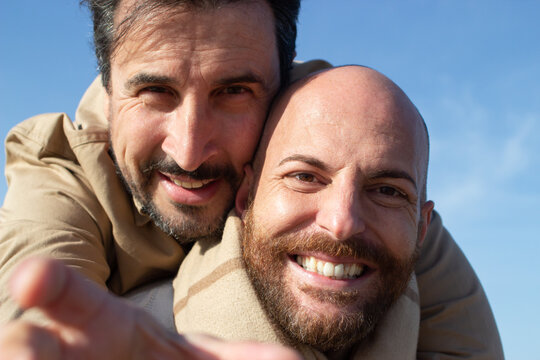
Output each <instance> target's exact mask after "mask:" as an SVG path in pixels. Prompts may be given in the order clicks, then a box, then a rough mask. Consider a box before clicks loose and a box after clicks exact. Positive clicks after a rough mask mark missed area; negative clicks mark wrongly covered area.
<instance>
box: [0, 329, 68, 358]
mask: <svg viewBox="0 0 540 360" xmlns="http://www.w3.org/2000/svg"><path fill="white" fill-rule="evenodd" d="M60 358H61V347H60V344H59V343H58V340H57V338H56V337H55V335H54V334H53V333H52V332H51V331H50V330H48V329H45V328H42V327H39V326H37V325H32V324H30V323H26V322H23V321H13V322H11V323H9V324H7V325H5V326H3V327H2V328H0V360H13V359H35V360H38V359H44V360H45V359H46V360H57V359H58V360H59V359H60Z"/></svg>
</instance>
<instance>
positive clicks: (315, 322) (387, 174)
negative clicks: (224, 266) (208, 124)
mask: <svg viewBox="0 0 540 360" xmlns="http://www.w3.org/2000/svg"><path fill="white" fill-rule="evenodd" d="M296 87H297V88H298V87H299V89H297V90H296V91H294V92H293V93H292V95H291V93H290V92H289V95H287V96H285V97H284V98H283V99H281V101H280V102H279V103H278V105H277V108H276V109H275V110H274V111H273V113H272V118H271V120H270V125H271V126H270V127H269V128H267V132H268V133H265V135H264V138H263V142H262V146H263V150H262V151H260V152H259V154H258V156H257V160H256V162H255V164H254V169H255V172H257V173H259V172H260V175H259V176H256V179H255V184H254V188H255V191H254V193H253V194H252V198H253V201H252V203H251V204H250V206H249V209H248V210H247V211H245V212H244V213H243V215H244V221H245V226H246V230H245V236H244V240H243V249H244V259H245V261H246V265H247V268H248V272H249V274H250V277H251V279H252V281H253V283H254V285H255V287H256V290H257V292H258V295H259V297H260V298H261V300H262V302H263V304H264V306H265V308H266V310H267V312H268V313H269V314H270V316H271V317H272V318H273V320H274V321H275V322H276V323H277V324H278V325H279V326H281V327H282V328H283V329H284V330H285V332H286V333H287V334H288V335H289V336H290V337H291V338H293V339H295V340H296V341H299V342H301V343H307V344H311V345H313V346H315V347H317V348H319V349H321V350H329V349H337V348H341V347H345V346H348V345H350V344H351V343H353V342H355V341H357V340H358V339H360V338H362V337H364V336H365V335H366V334H368V333H369V332H370V331H371V330H372V329H373V327H374V326H375V325H376V323H377V321H378V320H379V318H380V317H381V316H382V314H384V313H385V312H386V311H387V309H388V308H389V307H390V305H391V304H392V303H393V302H394V301H395V300H396V299H397V298H398V297H399V296H400V295H401V293H402V292H403V290H404V289H405V287H406V285H407V283H408V281H409V278H410V275H411V273H412V271H413V269H414V262H415V260H416V256H417V253H418V249H419V247H420V244H421V241H422V240H423V236H424V235H425V231H426V227H427V224H428V222H429V216H430V212H431V209H432V207H433V204H432V203H431V202H427V203H424V201H423V199H422V198H423V196H422V191H423V187H424V181H425V171H426V166H427V136H426V134H425V132H424V129H423V125H422V122H421V119H420V117H419V115H418V113H417V111H416V109H415V108H414V106H413V105H412V104H411V103H410V102H409V100H408V99H407V98H406V97H405V95H404V94H403V93H402V92H401V91H399V90H398V88H397V87H396V86H395V85H393V84H392V83H391V82H390V81H389V80H388V79H386V78H384V77H383V76H381V75H380V74H378V73H376V72H374V71H373V70H368V69H365V68H360V67H345V68H340V69H334V70H330V71H328V72H324V73H322V74H319V75H317V76H315V77H314V78H312V79H310V80H308V81H307V82H305V83H303V84H301V85H297V86H296ZM277 118H279V121H277ZM272 127H273V128H272ZM270 132H271V133H272V134H271V136H270V135H269V133H270ZM264 149H265V150H264ZM263 162H264V163H263Z"/></svg>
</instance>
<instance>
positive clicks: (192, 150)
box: [162, 95, 219, 171]
mask: <svg viewBox="0 0 540 360" xmlns="http://www.w3.org/2000/svg"><path fill="white" fill-rule="evenodd" d="M168 116H169V118H168V119H167V124H166V132H167V134H166V137H165V140H164V141H163V144H162V149H163V151H164V152H165V153H166V154H167V155H169V156H170V157H172V158H173V160H174V161H175V162H176V163H177V164H178V165H179V166H180V167H181V168H182V169H184V170H186V171H194V170H196V169H197V168H198V167H199V166H201V165H202V164H203V163H204V162H205V161H207V160H208V159H209V158H210V157H212V156H213V155H215V154H216V153H217V146H216V143H215V136H214V135H215V134H216V133H217V132H216V131H219V130H218V129H217V128H216V127H217V125H219V124H216V123H215V122H214V119H213V117H212V113H211V109H210V106H209V104H208V101H206V100H205V99H201V98H199V97H197V95H191V96H186V97H185V98H184V99H183V101H182V103H181V104H180V105H179V106H178V107H177V108H176V109H175V111H174V112H172V113H171V114H169V115H168Z"/></svg>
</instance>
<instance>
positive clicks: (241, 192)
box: [235, 164, 253, 220]
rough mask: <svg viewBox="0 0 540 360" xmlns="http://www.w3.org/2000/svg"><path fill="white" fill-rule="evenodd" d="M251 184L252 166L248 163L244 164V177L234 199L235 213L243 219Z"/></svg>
mask: <svg viewBox="0 0 540 360" xmlns="http://www.w3.org/2000/svg"><path fill="white" fill-rule="evenodd" d="M251 184H253V168H252V167H251V165H249V164H248V165H246V166H244V178H243V179H242V183H241V184H240V187H239V188H238V191H237V192H236V201H235V208H236V213H237V214H238V215H240V217H241V218H242V220H243V219H244V213H245V212H246V208H247V202H248V198H249V191H250V189H251Z"/></svg>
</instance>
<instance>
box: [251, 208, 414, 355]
mask: <svg viewBox="0 0 540 360" xmlns="http://www.w3.org/2000/svg"><path fill="white" fill-rule="evenodd" d="M244 223H245V229H244V234H243V241H242V256H243V259H244V262H245V265H246V269H247V272H248V276H249V278H250V280H251V282H252V284H253V286H254V288H255V291H256V293H257V296H258V298H259V301H260V302H261V304H262V306H263V307H264V309H265V310H266V312H267V314H268V316H269V318H270V319H271V321H272V322H273V324H274V325H275V326H277V327H278V328H279V329H280V330H281V331H282V332H283V333H284V334H285V336H286V337H287V338H288V339H289V340H291V341H292V342H293V343H300V344H307V345H311V346H313V347H315V348H317V349H319V350H321V351H323V352H326V351H331V350H340V349H345V348H348V347H350V346H352V345H353V344H355V343H357V342H359V341H361V340H362V339H364V338H366V337H367V336H368V335H369V334H371V332H372V331H373V330H374V328H375V326H376V324H377V323H378V322H379V320H380V319H381V318H382V317H383V315H384V314H385V313H386V312H387V311H388V309H389V308H390V306H392V304H393V303H394V302H395V301H396V300H397V299H398V298H399V297H400V296H401V294H402V293H403V292H404V291H405V289H406V287H407V284H408V282H409V280H410V276H411V274H412V272H413V270H414V265H415V262H416V259H417V257H418V253H419V246H418V245H417V246H416V248H415V251H414V252H413V254H411V255H410V256H409V257H408V258H406V259H398V258H396V257H394V256H392V255H391V253H390V252H389V251H388V250H387V249H386V248H384V247H383V246H381V245H374V244H373V243H372V242H367V241H364V240H362V239H361V238H351V239H347V240H345V241H337V240H335V239H332V238H330V237H328V236H326V235H325V234H320V233H319V234H313V235H305V234H299V233H284V234H280V235H279V236H275V237H269V236H268V235H267V232H266V231H265V230H263V229H260V228H258V227H257V224H256V223H255V222H254V220H253V213H252V210H251V205H250V206H249V208H248V210H247V212H246V216H245V220H244ZM417 244H418V242H417ZM299 252H323V253H325V254H328V255H330V256H346V257H351V256H352V257H355V258H357V259H359V260H360V259H363V260H365V261H368V262H371V263H374V264H376V265H377V274H376V275H377V276H378V278H377V279H376V280H377V281H376V283H375V284H374V285H372V287H371V288H370V290H369V291H365V290H364V291H360V290H354V289H350V290H340V291H338V290H330V289H328V290H321V289H319V288H313V287H311V286H309V285H307V284H302V285H300V286H299V288H298V290H300V291H299V292H300V293H301V294H302V296H309V297H311V298H313V299H316V300H318V301H319V302H321V303H325V304H331V305H334V307H336V308H338V309H339V311H338V312H337V313H336V312H335V311H333V312H332V313H328V312H327V313H325V312H320V311H314V310H313V309H311V308H307V307H303V306H302V305H301V304H300V301H299V299H297V298H296V297H295V296H294V294H293V293H292V291H291V290H292V289H290V288H289V287H290V285H288V284H287V283H286V282H285V281H286V278H285V268H286V264H287V262H288V261H291V260H290V255H291V254H297V253H299ZM297 293H298V291H297Z"/></svg>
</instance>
